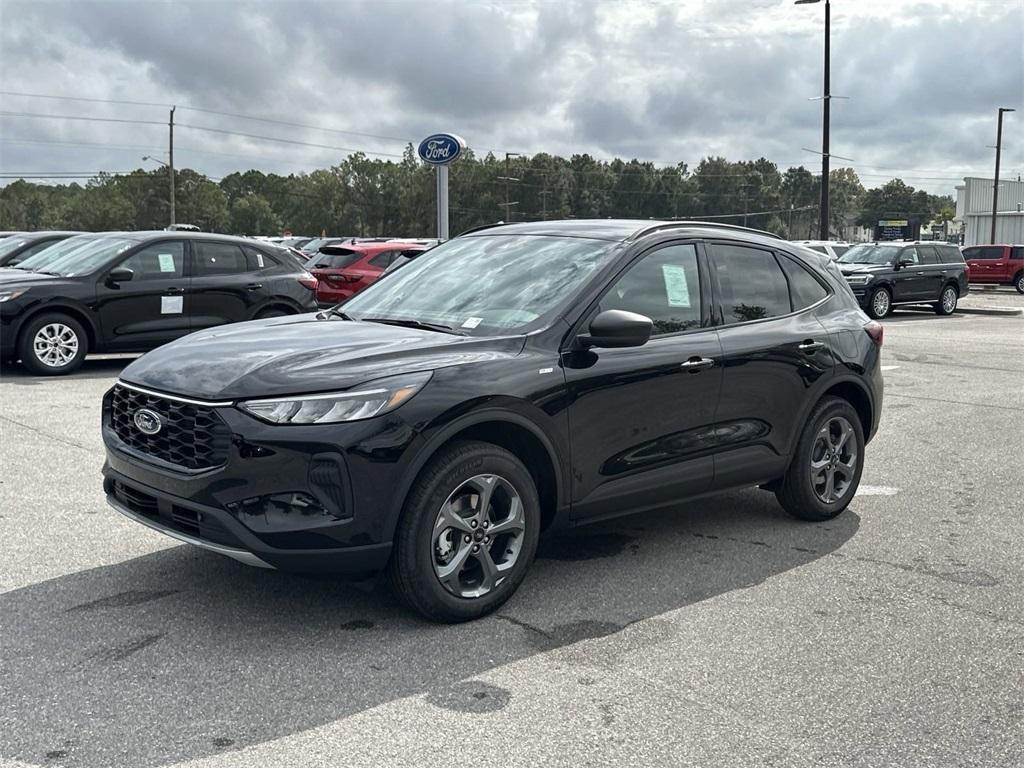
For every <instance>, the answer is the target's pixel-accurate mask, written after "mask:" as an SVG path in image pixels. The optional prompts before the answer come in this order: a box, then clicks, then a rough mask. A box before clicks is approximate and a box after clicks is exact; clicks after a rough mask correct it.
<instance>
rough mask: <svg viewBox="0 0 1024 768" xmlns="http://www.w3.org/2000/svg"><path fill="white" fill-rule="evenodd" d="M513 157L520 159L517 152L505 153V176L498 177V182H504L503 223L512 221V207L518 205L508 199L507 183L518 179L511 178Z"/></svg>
mask: <svg viewBox="0 0 1024 768" xmlns="http://www.w3.org/2000/svg"><path fill="white" fill-rule="evenodd" d="M513 157H522V155H520V154H519V153H518V152H506V153H505V175H504V176H499V177H498V181H504V182H505V202H504V203H502V205H504V206H505V223H508V222H510V221H512V206H513V205H519V203H518V202H512V201H511V200H510V199H509V182H512V181H519V179H517V178H515V177H513V176H512V170H511V161H512V158H513Z"/></svg>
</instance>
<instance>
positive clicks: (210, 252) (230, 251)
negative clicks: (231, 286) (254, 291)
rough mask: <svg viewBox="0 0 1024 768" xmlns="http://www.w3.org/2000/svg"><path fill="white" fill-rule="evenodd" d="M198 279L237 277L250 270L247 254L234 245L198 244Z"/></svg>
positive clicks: (196, 273)
mask: <svg viewBox="0 0 1024 768" xmlns="http://www.w3.org/2000/svg"><path fill="white" fill-rule="evenodd" d="M195 246H196V271H195V275H196V277H209V276H210V275H235V274H240V273H242V272H247V271H248V270H249V268H248V265H247V264H246V260H245V254H244V253H242V249H241V248H239V247H238V246H237V245H234V244H233V243H202V242H200V243H196V244H195Z"/></svg>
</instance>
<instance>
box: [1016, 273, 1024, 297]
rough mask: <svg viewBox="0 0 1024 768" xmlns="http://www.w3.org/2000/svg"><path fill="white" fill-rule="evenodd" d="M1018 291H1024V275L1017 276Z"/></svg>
mask: <svg viewBox="0 0 1024 768" xmlns="http://www.w3.org/2000/svg"><path fill="white" fill-rule="evenodd" d="M1017 293H1024V275H1021V276H1020V277H1018V278H1017Z"/></svg>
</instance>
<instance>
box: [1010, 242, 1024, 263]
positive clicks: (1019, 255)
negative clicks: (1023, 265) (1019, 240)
mask: <svg viewBox="0 0 1024 768" xmlns="http://www.w3.org/2000/svg"><path fill="white" fill-rule="evenodd" d="M1012 258H1013V259H1014V260H1015V261H1024V246H1020V245H1018V246H1017V247H1016V248H1014V249H1013V257H1012Z"/></svg>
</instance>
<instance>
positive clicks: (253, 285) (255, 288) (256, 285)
mask: <svg viewBox="0 0 1024 768" xmlns="http://www.w3.org/2000/svg"><path fill="white" fill-rule="evenodd" d="M245 287H246V288H248V289H249V290H250V291H258V290H259V289H260V288H262V287H263V283H249V284H248V285H247V286H245Z"/></svg>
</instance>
